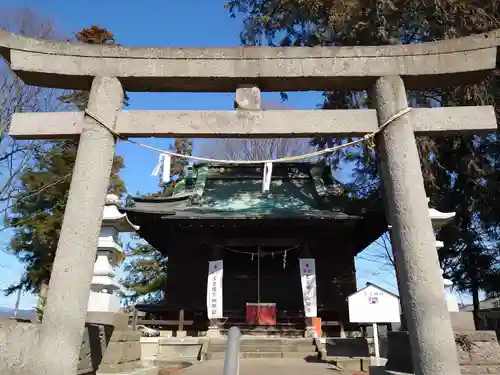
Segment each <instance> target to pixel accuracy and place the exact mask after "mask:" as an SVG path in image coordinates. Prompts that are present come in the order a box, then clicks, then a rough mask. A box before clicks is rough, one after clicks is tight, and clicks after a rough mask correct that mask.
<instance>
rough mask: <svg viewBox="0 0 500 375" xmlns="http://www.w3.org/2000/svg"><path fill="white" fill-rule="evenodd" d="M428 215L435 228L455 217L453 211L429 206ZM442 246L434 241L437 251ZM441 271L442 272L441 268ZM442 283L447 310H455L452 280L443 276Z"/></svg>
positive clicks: (441, 243)
mask: <svg viewBox="0 0 500 375" xmlns="http://www.w3.org/2000/svg"><path fill="white" fill-rule="evenodd" d="M427 202H429V199H427ZM429 216H430V218H431V222H432V228H434V230H436V229H440V228H442V227H443V226H445V225H446V224H448V223H449V222H450V221H451V220H452V219H453V218H454V217H455V212H440V211H438V210H436V209H434V208H429ZM443 247H444V244H443V242H441V241H436V250H438V251H439V249H442V248H443ZM441 271H442V272H444V271H443V270H442V269H441ZM443 284H444V290H445V293H446V305H447V306H448V311H450V312H457V311H458V301H457V299H456V297H455V296H454V295H453V293H452V291H451V288H452V287H453V282H452V281H451V280H448V279H445V278H443Z"/></svg>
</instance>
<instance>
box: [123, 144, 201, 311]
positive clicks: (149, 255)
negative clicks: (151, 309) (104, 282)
mask: <svg viewBox="0 0 500 375" xmlns="http://www.w3.org/2000/svg"><path fill="white" fill-rule="evenodd" d="M169 149H170V150H171V151H173V152H175V153H177V154H181V155H192V152H193V142H192V141H191V140H190V139H188V138H176V139H175V140H174V143H173V145H171V146H170V147H169ZM187 164H188V160H187V159H184V158H179V157H172V158H171V160H170V171H171V172H170V181H169V182H167V183H166V184H165V185H164V186H161V190H160V191H158V192H157V193H153V194H146V195H143V196H145V197H150V198H156V197H168V196H171V195H172V194H173V192H174V188H175V185H177V184H178V183H179V182H180V181H182V180H183V179H184V175H185V167H186V165H187ZM137 195H141V194H139V193H138V194H137ZM132 204H133V201H132V199H131V197H128V198H127V205H128V206H130V205H132ZM127 253H128V254H127V255H128V259H127V261H126V263H125V268H124V271H125V273H126V274H125V277H124V278H123V280H122V284H123V286H124V287H125V288H126V289H127V293H126V294H125V296H124V297H125V299H126V300H127V302H129V303H135V302H137V301H138V300H140V301H142V302H147V303H154V302H160V301H161V300H162V299H163V298H164V296H165V294H164V291H165V288H166V285H167V263H168V258H166V257H165V255H163V254H162V253H161V252H160V251H158V250H157V249H156V248H154V247H153V246H151V245H150V244H148V243H146V242H145V241H143V240H141V239H140V238H139V237H138V236H133V237H132V240H131V241H130V242H129V244H128V249H127Z"/></svg>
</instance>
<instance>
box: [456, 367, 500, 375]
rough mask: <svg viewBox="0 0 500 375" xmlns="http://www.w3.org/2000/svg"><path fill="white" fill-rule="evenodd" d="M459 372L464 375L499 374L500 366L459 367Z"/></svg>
mask: <svg viewBox="0 0 500 375" xmlns="http://www.w3.org/2000/svg"><path fill="white" fill-rule="evenodd" d="M460 372H461V373H462V374H463V375H465V374H478V375H479V374H488V375H492V374H500V365H498V364H497V365H460Z"/></svg>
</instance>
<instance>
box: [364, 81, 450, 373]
mask: <svg viewBox="0 0 500 375" xmlns="http://www.w3.org/2000/svg"><path fill="white" fill-rule="evenodd" d="M374 99H375V107H376V109H377V117H378V121H379V124H380V125H382V124H384V123H385V122H386V121H388V120H389V119H390V118H391V117H392V116H394V115H395V114H397V113H398V112H400V111H402V110H404V109H405V108H407V106H408V100H407V98H406V90H405V86H404V83H403V80H402V79H401V77H399V76H387V77H381V78H379V79H378V80H377V81H376V83H375V86H374ZM378 140H379V141H380V144H379V150H380V153H379V156H380V158H381V161H380V162H381V166H382V168H383V169H384V173H382V178H383V184H384V190H385V195H386V197H387V202H386V204H387V206H388V212H389V217H388V220H389V224H390V225H391V227H392V241H393V242H394V244H393V246H394V251H395V253H396V254H395V260H396V266H397V268H398V276H399V283H400V285H399V289H400V293H401V298H402V301H403V305H404V312H405V315H406V323H407V326H408V332H409V334H410V343H411V348H412V357H413V363H414V369H415V373H416V374H419V375H420V374H429V375H430V374H435V375H438V374H439V375H458V374H460V369H459V366H458V357H457V352H456V347H455V339H454V336H453V330H452V326H451V320H450V314H449V313H448V309H447V307H446V303H445V300H444V298H443V297H444V289H443V283H442V278H441V272H440V268H439V265H438V258H437V252H436V245H435V238H434V231H433V228H432V224H431V220H430V218H429V212H428V206H427V197H426V193H425V189H424V180H423V177H422V171H421V169H420V158H419V155H418V150H417V145H416V141H415V135H414V133H413V126H412V123H411V120H410V115H409V114H405V115H403V116H401V117H399V118H398V119H396V120H395V121H394V122H393V124H391V126H388V127H387V128H386V129H385V130H384V131H383V132H382V133H381V134H380V137H379V138H378ZM424 322H425V323H424Z"/></svg>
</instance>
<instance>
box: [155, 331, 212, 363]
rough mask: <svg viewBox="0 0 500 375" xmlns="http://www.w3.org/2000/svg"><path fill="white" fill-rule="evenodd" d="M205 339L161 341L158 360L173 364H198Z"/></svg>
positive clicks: (191, 338) (189, 338) (190, 338)
mask: <svg viewBox="0 0 500 375" xmlns="http://www.w3.org/2000/svg"><path fill="white" fill-rule="evenodd" d="M203 342H204V340H203V339H200V338H197V337H186V338H177V337H175V338H170V339H167V338H166V339H163V338H161V339H159V341H158V345H159V346H158V355H157V357H156V358H157V359H158V360H162V361H172V362H197V361H198V360H199V359H200V353H201V348H202V346H203Z"/></svg>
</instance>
